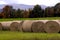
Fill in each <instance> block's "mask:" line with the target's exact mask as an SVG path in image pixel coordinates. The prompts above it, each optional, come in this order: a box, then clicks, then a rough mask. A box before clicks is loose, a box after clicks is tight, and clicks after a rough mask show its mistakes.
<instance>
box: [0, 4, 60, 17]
mask: <svg viewBox="0 0 60 40" xmlns="http://www.w3.org/2000/svg"><path fill="white" fill-rule="evenodd" d="M2 10H3V11H2V12H0V18H40V17H60V3H57V4H56V5H55V6H52V7H47V8H45V9H42V8H41V6H40V5H35V6H34V8H33V9H29V10H21V9H19V8H18V9H17V10H16V9H13V7H12V6H10V5H6V6H5V7H4V8H3V9H2Z"/></svg>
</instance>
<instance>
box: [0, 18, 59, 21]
mask: <svg viewBox="0 0 60 40" xmlns="http://www.w3.org/2000/svg"><path fill="white" fill-rule="evenodd" d="M14 20H60V17H46V18H0V21H14Z"/></svg>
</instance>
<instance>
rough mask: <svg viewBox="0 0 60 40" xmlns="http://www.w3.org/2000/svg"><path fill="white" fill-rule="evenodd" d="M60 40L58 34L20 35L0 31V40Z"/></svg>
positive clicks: (19, 33) (18, 33)
mask: <svg viewBox="0 0 60 40" xmlns="http://www.w3.org/2000/svg"><path fill="white" fill-rule="evenodd" d="M23 39H24V40H47V39H50V40H60V34H57V33H54V34H53V33H52V34H48V33H21V32H9V31H0V40H23Z"/></svg>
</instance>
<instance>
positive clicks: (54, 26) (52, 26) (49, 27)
mask: <svg viewBox="0 0 60 40" xmlns="http://www.w3.org/2000/svg"><path fill="white" fill-rule="evenodd" d="M44 29H45V31H46V32H47V33H58V32H59V29H60V25H59V22H58V20H52V21H48V22H46V23H45V25H44Z"/></svg>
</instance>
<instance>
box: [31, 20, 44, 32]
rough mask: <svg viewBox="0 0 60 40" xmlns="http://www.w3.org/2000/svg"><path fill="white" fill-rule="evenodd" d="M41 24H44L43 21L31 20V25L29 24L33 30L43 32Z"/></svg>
mask: <svg viewBox="0 0 60 40" xmlns="http://www.w3.org/2000/svg"><path fill="white" fill-rule="evenodd" d="M43 25H44V23H43V22H42V21H38V22H33V23H32V26H31V29H32V31H33V32H41V33H43V32H44V29H43Z"/></svg>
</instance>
